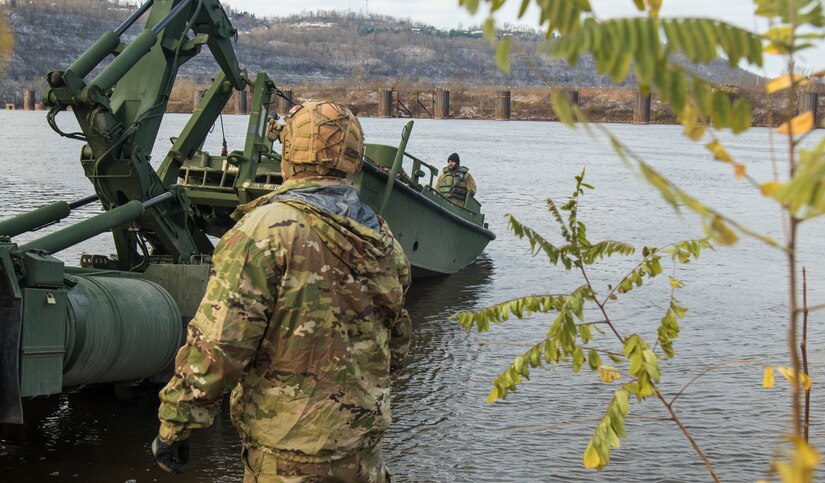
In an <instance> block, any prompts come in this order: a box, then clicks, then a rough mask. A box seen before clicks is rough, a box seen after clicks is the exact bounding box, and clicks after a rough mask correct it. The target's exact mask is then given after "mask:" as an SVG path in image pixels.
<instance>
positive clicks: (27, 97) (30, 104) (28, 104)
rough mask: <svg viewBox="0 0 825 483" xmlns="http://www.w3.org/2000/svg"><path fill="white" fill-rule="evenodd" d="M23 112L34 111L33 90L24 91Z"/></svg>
mask: <svg viewBox="0 0 825 483" xmlns="http://www.w3.org/2000/svg"><path fill="white" fill-rule="evenodd" d="M23 110H24V111H33V110H34V92H33V91H32V90H31V89H23Z"/></svg>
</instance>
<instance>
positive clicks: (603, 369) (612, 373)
mask: <svg viewBox="0 0 825 483" xmlns="http://www.w3.org/2000/svg"><path fill="white" fill-rule="evenodd" d="M599 377H600V378H601V379H602V381H604V383H605V384H610V383H611V382H613V381H615V380H616V379H618V378H620V377H622V376H621V374H619V371H617V370H616V368H615V367H612V366H599Z"/></svg>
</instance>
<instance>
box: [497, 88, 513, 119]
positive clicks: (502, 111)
mask: <svg viewBox="0 0 825 483" xmlns="http://www.w3.org/2000/svg"><path fill="white" fill-rule="evenodd" d="M509 120H510V91H496V121H509Z"/></svg>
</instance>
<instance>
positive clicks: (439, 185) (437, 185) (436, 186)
mask: <svg viewBox="0 0 825 483" xmlns="http://www.w3.org/2000/svg"><path fill="white" fill-rule="evenodd" d="M443 182H444V173H441V174H440V175H438V179H437V180H435V189H438V188H439V187H441V183H443Z"/></svg>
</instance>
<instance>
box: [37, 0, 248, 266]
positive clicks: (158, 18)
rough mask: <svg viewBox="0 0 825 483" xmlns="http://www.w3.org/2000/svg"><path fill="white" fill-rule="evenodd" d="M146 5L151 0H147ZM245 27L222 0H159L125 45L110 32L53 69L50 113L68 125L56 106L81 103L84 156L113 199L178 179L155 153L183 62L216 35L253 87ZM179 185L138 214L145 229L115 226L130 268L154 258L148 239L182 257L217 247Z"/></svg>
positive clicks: (113, 202) (122, 262)
mask: <svg viewBox="0 0 825 483" xmlns="http://www.w3.org/2000/svg"><path fill="white" fill-rule="evenodd" d="M145 8H148V7H147V5H146V4H144V6H143V7H141V9H145ZM139 10H140V9H139ZM132 17H134V16H132ZM132 17H130V18H132ZM127 22H128V21H127ZM121 27H122V26H121ZM121 30H122V28H119V29H118V31H121ZM190 32H192V33H194V34H195V36H194V37H190V35H189V33H190ZM235 34H236V30H235V29H234V28H233V27H232V25H231V22H229V19H228V17H226V13H225V12H224V10H223V7H222V6H221V5H220V2H218V1H216V0H201V1H191V0H158V1H155V2H153V4H151V9H150V10H149V12H148V19H147V22H146V28H145V30H144V31H143V32H141V33H140V34H139V35H138V36H137V38H135V40H133V41H132V42H130V43H128V44H127V43H122V44H121V43H120V42H118V44H117V45H115V38H116V37H117V33H112V34H104V36H103V37H101V40H100V41H98V42H97V43H96V44H95V45H94V46H93V47H92V49H91V50H90V51H88V52H86V53H85V54H84V55H82V56H81V58H80V59H78V60H77V61H76V62H75V63H74V64H73V65H72V67H73V68H74V70H72V69H71V68H70V69H69V70H67V71H63V72H61V71H55V72H51V73H49V75H48V76H47V81H48V83H49V89H48V90H47V92H46V94H45V95H44V100H45V101H46V103H47V104H48V105H50V106H51V108H52V111H51V112H50V115H49V119H50V123H51V124H52V126H53V127H54V128H55V130H57V131H58V132H60V131H59V130H58V129H57V125H56V123H55V122H54V118H55V115H56V114H57V112H60V111H63V110H66V109H68V108H71V110H72V112H73V113H74V115H75V117H76V118H77V121H78V123H79V124H80V128H81V131H82V133H81V134H79V135H71V136H72V137H75V138H78V139H83V140H85V141H86V142H87V146H85V147H84V149H83V150H82V154H81V165H82V166H83V169H84V171H85V174H86V176H87V177H88V178H89V180H90V181H91V182H92V184H93V186H94V187H95V191H96V193H97V195H99V196H100V199H101V202H102V204H103V206H104V207H105V208H106V209H112V208H115V207H118V206H121V205H124V204H126V203H128V202H129V201H131V200H146V199H150V198H152V197H154V196H157V195H159V194H161V193H164V192H167V191H170V190H171V189H172V187H171V186H170V185H169V183H165V182H164V180H162V179H161V177H160V176H158V173H157V172H155V170H154V169H153V168H152V166H151V164H150V163H149V161H150V160H149V155H150V153H151V152H152V147H153V146H154V143H155V140H156V138H157V133H158V129H159V127H160V122H161V119H162V117H163V113H164V111H165V109H166V105H167V102H168V99H169V96H170V93H171V90H172V87H173V83H174V82H173V81H174V79H175V77H176V76H177V71H178V69H179V67H180V66H181V65H182V64H184V63H185V62H187V61H188V60H189V59H191V58H192V57H194V56H195V55H197V54H198V52H199V51H200V48H201V46H202V45H207V46H208V47H209V49H210V50H211V51H212V53H213V54H214V55H215V58H216V60H217V62H218V64H219V65H220V66H221V68H222V70H223V72H224V74H225V76H226V79H228V82H229V83H230V86H231V87H234V88H236V89H244V88H245V87H246V86H245V80H244V74H243V72H242V71H241V69H240V66H239V65H238V63H237V59H236V58H235V56H234V51H233V49H232V45H231V42H232V39H233V38H234V36H235ZM115 51H118V52H119V53H118V55H117V57H116V58H115V59H114V60H113V61H112V62H110V63H109V65H108V66H106V67H105V68H104V69H103V70H102V71H101V72H100V73H99V74H98V75H97V76H96V77H95V78H94V79H93V80H91V81H89V82H88V83H87V82H86V81H84V77H85V76H86V75H87V74H88V73H89V72H91V70H92V69H93V68H94V67H96V65H97V64H98V63H99V62H100V61H102V60H103V58H105V57H106V56H107V55H108V53H114V52H115ZM112 87H115V88H114V89H111V88H112ZM218 104H220V102H219V103H218ZM218 112H219V111H218ZM216 116H217V113H215V114H214V115H213V116H212V120H213V121H214V118H215V117H216ZM61 134H63V133H61ZM198 134H200V132H199V133H198ZM64 135H65V134H64ZM178 194H179V200H178V202H177V203H175V204H168V205H166V206H163V207H160V208H158V209H155V210H147V211H146V212H145V213H144V214H143V215H142V216H141V217H140V219H139V220H138V221H137V224H136V227H138V230H137V231H134V230H129V229H123V228H120V229H116V230H114V231H113V237H114V239H115V247H116V250H117V253H118V257H117V263H118V266H119V267H120V268H121V269H123V270H131V269H133V267H145V266H146V255H145V252H146V251H147V250H146V249H144V248H143V247H144V246H147V245H148V246H149V247H151V251H152V252H153V253H155V254H157V255H166V256H169V257H171V258H172V259H173V260H174V261H176V262H182V263H187V262H188V261H189V260H191V259H193V257H198V256H200V255H202V254H209V253H211V251H212V248H213V247H212V243H211V242H210V241H209V240H208V238H207V237H206V235H205V234H204V233H203V232H202V231H201V230H200V229H199V227H198V223H196V222H195V219H194V218H193V215H194V213H192V212H191V211H190V204H189V202H188V200H186V198H185V194H184V193H183V192H182V191H180V192H178Z"/></svg>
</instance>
